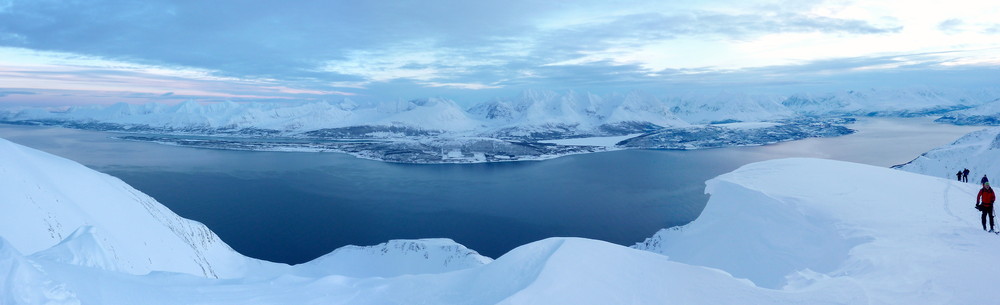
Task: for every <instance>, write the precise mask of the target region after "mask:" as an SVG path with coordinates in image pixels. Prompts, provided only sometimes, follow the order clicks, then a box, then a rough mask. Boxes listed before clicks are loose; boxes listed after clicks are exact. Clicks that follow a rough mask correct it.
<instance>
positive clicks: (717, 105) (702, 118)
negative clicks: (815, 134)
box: [672, 92, 795, 124]
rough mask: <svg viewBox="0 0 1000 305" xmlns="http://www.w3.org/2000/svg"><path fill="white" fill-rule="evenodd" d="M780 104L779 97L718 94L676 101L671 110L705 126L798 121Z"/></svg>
mask: <svg viewBox="0 0 1000 305" xmlns="http://www.w3.org/2000/svg"><path fill="white" fill-rule="evenodd" d="M780 102H781V97H780V96H772V95H749V94H745V93H737V92H719V93H717V94H714V95H684V96H680V97H675V98H673V100H672V103H673V104H674V106H673V109H672V110H673V112H674V113H676V114H677V115H678V116H679V117H681V118H683V119H684V120H685V121H688V122H691V123H702V124H703V123H712V122H724V121H741V122H758V121H773V120H781V119H789V118H793V117H795V113H793V111H792V110H791V109H789V108H787V107H785V106H784V105H782V104H781V103H780Z"/></svg>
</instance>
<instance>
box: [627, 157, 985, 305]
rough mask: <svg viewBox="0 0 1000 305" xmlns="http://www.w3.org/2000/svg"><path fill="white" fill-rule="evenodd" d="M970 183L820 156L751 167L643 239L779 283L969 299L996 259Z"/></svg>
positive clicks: (685, 257)
mask: <svg viewBox="0 0 1000 305" xmlns="http://www.w3.org/2000/svg"><path fill="white" fill-rule="evenodd" d="M977 190H978V188H977V187H976V185H974V184H968V183H960V182H957V181H953V180H948V179H943V178H935V177H930V176H926V175H920V174H913V173H908V172H903V171H897V170H892V169H886V168H879V167H872V166H868V165H861V164H855V163H848V162H841V161H830V160H819V159H780V160H772V161H764V162H759V163H753V164H749V165H746V166H743V167H741V168H739V169H737V170H736V171H733V172H731V173H728V174H724V175H721V176H719V177H717V178H714V179H712V180H710V181H708V182H707V192H708V193H711V195H712V196H711V199H710V200H709V203H708V205H707V207H706V208H705V211H704V212H703V213H702V215H701V216H700V217H699V218H698V220H696V221H694V222H692V223H691V224H689V225H687V226H684V227H680V228H677V229H665V230H661V231H660V232H658V233H657V234H656V235H655V236H653V237H652V238H650V239H648V240H646V241H645V242H643V243H639V244H637V245H636V247H637V248H640V249H647V250H649V251H653V252H658V253H662V254H664V255H667V256H669V257H670V260H671V261H676V262H681V263H688V264H694V265H703V266H708V267H714V268H720V269H722V270H726V271H728V272H730V273H732V274H733V276H735V277H742V278H747V279H750V280H752V281H754V282H755V283H757V284H758V285H760V286H763V287H769V288H774V289H782V290H783V291H816V290H828V289H842V290H843V291H844V292H849V293H851V294H853V295H856V296H857V299H856V300H857V301H863V302H859V303H863V304H973V303H980V302H982V301H983V299H982V298H983V296H982V295H981V294H980V293H978V292H980V291H989V289H991V288H990V287H992V286H991V285H992V282H993V280H992V279H993V278H994V277H995V275H996V274H997V272H1000V266H997V265H996V264H988V263H984V262H990V261H993V260H996V259H997V258H998V257H1000V252H998V251H1000V243H998V242H997V240H998V239H1000V237H998V236H997V235H994V234H990V233H985V232H983V231H982V229H981V227H980V223H979V212H978V211H976V210H975V209H973V205H974V200H975V194H976V191H977Z"/></svg>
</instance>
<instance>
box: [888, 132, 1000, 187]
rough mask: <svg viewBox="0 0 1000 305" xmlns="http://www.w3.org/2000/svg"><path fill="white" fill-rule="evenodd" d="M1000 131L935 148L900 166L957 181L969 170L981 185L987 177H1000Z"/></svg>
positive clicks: (970, 134) (973, 180) (965, 138)
mask: <svg viewBox="0 0 1000 305" xmlns="http://www.w3.org/2000/svg"><path fill="white" fill-rule="evenodd" d="M998 158H1000V128H998V127H991V128H987V129H983V130H979V131H974V132H971V133H969V134H967V135H965V136H963V137H961V138H959V139H958V140H955V142H953V143H951V144H948V145H945V146H941V147H938V148H935V149H932V150H930V151H928V152H926V153H923V154H921V155H920V156H919V157H917V158H916V159H913V160H912V161H910V162H908V163H906V164H903V165H901V166H899V169H902V170H904V171H908V172H914V173H920V174H925V175H930V176H934V177H942V178H948V179H955V173H957V172H958V171H960V170H962V169H965V168H968V169H969V182H973V183H978V182H979V179H980V178H982V177H983V175H987V176H988V177H996V178H1000V164H998V163H997V162H996V161H997V160H998Z"/></svg>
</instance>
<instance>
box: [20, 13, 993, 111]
mask: <svg viewBox="0 0 1000 305" xmlns="http://www.w3.org/2000/svg"><path fill="white" fill-rule="evenodd" d="M956 1H958V2H961V3H958V4H956V5H958V6H964V5H967V1H965V0H956ZM978 5H979V6H976V11H977V12H978V13H975V14H972V13H964V12H965V11H966V10H963V9H960V8H951V7H944V8H939V9H938V10H937V11H934V10H931V11H928V9H927V7H934V6H930V5H924V4H913V3H910V4H906V3H899V2H894V1H880V0H873V1H866V2H864V3H861V2H852V1H825V0H809V1H791V0H764V1H752V2H748V1H736V0H720V1H711V2H708V1H641V0H622V1H597V0H582V1H542V2H539V1H530V0H509V1H492V0H486V1H463V0H443V1H433V2H426V1H416V0H400V1H327V0H303V1H295V2H294V3H288V2H286V1H276V0H265V1H256V2H254V4H253V5H247V4H246V2H245V1H242V0H215V1H175V0H147V1H128V0H90V1H61V0H0V76H2V73H7V74H8V77H11V76H10V73H14V72H11V71H10V70H17V71H19V72H18V73H20V74H19V75H20V76H22V77H28V78H24V79H21V80H20V81H18V82H19V83H24V82H26V79H34V80H37V82H33V83H32V85H31V86H33V87H25V88H28V89H31V90H34V89H43V88H38V87H41V86H49V87H48V88H49V89H53V90H78V91H74V92H83V91H86V90H85V89H87V88H89V89H91V90H112V91H133V92H139V93H144V94H145V93H148V94H153V95H161V94H163V93H164V92H173V93H174V95H170V96H160V97H159V98H178V97H181V96H185V97H190V96H203V97H205V98H224V96H234V98H246V99H252V98H259V99H293V98H304V99H313V98H321V97H325V96H344V95H356V96H370V97H376V96H399V95H400V94H403V93H413V94H430V95H434V92H448V93H454V92H461V91H462V90H465V91H476V94H479V93H484V92H494V91H499V90H516V89H518V88H522V87H536V88H537V87H557V88H570V87H582V88H598V87H602V86H603V87H608V88H620V87H624V86H628V85H629V84H636V85H637V86H656V85H660V86H670V84H671V82H678V83H685V84H690V83H692V82H695V81H696V80H701V81H703V82H712V81H713V79H712V78H713V77H714V78H716V79H718V80H720V82H721V81H727V80H728V79H729V78H728V77H729V76H731V75H743V74H740V73H736V72H737V71H746V72H747V73H771V72H774V71H773V70H770V69H771V67H783V68H781V69H776V70H778V71H782V70H788V71H792V70H796V69H799V71H801V72H802V73H821V72H820V71H826V72H822V73H833V72H831V71H837V72H836V73H855V71H856V70H857V69H861V70H864V69H869V70H870V69H895V68H899V67H904V68H905V67H911V66H913V64H911V63H909V62H907V61H894V60H891V58H894V56H902V57H900V58H903V57H907V56H908V55H911V54H922V53H928V52H939V51H942V50H957V49H988V48H990V47H991V43H992V46H997V43H996V42H995V41H996V40H995V39H993V40H988V39H986V40H984V39H977V38H978V37H975V36H966V35H964V34H968V33H970V32H975V33H978V34H980V35H981V34H983V33H987V34H988V33H998V32H1000V27H998V26H997V25H996V23H995V22H994V21H992V18H993V17H992V16H995V15H996V14H993V12H995V11H996V10H991V8H990V6H989V5H987V4H978ZM994 6H996V5H994ZM938 11H940V14H929V13H937V12H938ZM928 16H931V17H933V18H928ZM914 20H916V21H914ZM987 21H988V22H987ZM925 28H926V29H929V31H931V32H933V33H931V34H928V33H929V32H921V31H922V30H925ZM959 30H962V31H965V32H961V33H962V34H963V35H957V33H960V32H957V31H959ZM966 30H967V31H966ZM953 34H954V35H953ZM928 35H943V36H934V37H933V38H927V37H929V36H928ZM970 37H971V38H970ZM917 38H926V39H917ZM913 41H916V42H913ZM911 42H913V43H911ZM3 46H7V48H6V49H10V48H11V47H16V48H17V49H19V50H27V51H30V52H35V56H28V55H24V54H19V55H17V57H16V58H15V57H11V56H9V54H10V52H7V53H5V52H3V49H5V48H4V47H3ZM939 54H945V53H939ZM939 56H946V55H939ZM948 56H950V55H948ZM956 56H958V55H956ZM876 58H878V59H877V60H876ZM909 58H910V60H912V59H913V58H915V57H914V56H910V57H909ZM869 59H870V60H871V63H863V61H865V60H869ZM959 59H961V60H959ZM827 60H828V61H827ZM992 61H993V59H991V58H990V57H989V56H987V55H976V56H970V55H968V54H965V55H962V57H954V58H952V59H951V60H948V59H941V60H940V61H939V62H940V63H938V64H931V63H930V61H927V62H924V63H927V64H926V65H924V66H921V67H924V68H928V69H930V68H934V69H937V68H940V67H939V66H941V65H947V63H951V64H953V65H980V66H982V65H988V64H990V63H991V62H992ZM876 62H877V64H876ZM837 65H843V66H844V67H853V68H843V69H842V68H837V67H834V66H837ZM13 67H17V68H16V69H14V68H13ZM795 67H798V68H795ZM807 69H819V70H814V71H807ZM852 69H855V70H852ZM29 70H30V71H29ZM788 73H791V72H788ZM779 74H780V73H779ZM774 77H777V76H774ZM763 78H765V79H766V78H767V77H763ZM774 82H775V83H778V82H781V81H780V80H777V79H774ZM0 86H3V87H8V88H14V87H12V85H10V84H3V83H0ZM18 88H20V87H18Z"/></svg>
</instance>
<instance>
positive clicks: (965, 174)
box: [962, 168, 969, 182]
mask: <svg viewBox="0 0 1000 305" xmlns="http://www.w3.org/2000/svg"><path fill="white" fill-rule="evenodd" d="M962 182H969V169H968V168H966V169H965V170H963V171H962Z"/></svg>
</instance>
